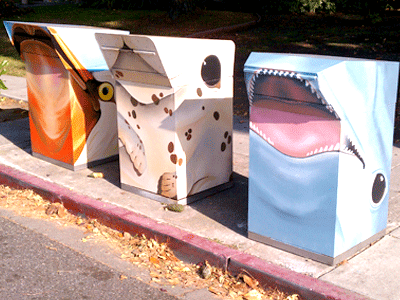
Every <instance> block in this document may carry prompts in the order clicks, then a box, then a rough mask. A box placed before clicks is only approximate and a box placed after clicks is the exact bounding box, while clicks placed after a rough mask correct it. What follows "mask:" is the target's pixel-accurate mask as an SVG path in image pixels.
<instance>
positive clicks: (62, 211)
mask: <svg viewBox="0 0 400 300" xmlns="http://www.w3.org/2000/svg"><path fill="white" fill-rule="evenodd" d="M57 215H58V216H59V217H60V218H64V217H65V216H66V215H67V210H66V209H65V207H64V206H62V205H60V207H59V208H58V211H57Z"/></svg>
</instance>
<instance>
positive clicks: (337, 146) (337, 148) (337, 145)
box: [333, 143, 340, 151]
mask: <svg viewBox="0 0 400 300" xmlns="http://www.w3.org/2000/svg"><path fill="white" fill-rule="evenodd" d="M339 149H340V144H339V143H337V144H336V146H335V148H333V150H335V151H337V150H339Z"/></svg>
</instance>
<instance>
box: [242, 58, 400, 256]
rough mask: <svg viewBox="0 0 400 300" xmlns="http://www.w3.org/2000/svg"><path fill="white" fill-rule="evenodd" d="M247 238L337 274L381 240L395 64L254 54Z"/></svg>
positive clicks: (248, 69)
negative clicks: (338, 265)
mask: <svg viewBox="0 0 400 300" xmlns="http://www.w3.org/2000/svg"><path fill="white" fill-rule="evenodd" d="M244 70H245V79H246V86H247V92H248V98H249V101H250V163H249V226H248V228H249V237H250V238H252V239H255V240H258V241H261V242H265V243H267V244H271V245H274V246H277V247H280V248H282V249H285V250H288V251H291V252H294V253H297V254H300V255H303V256H308V257H309V258H312V259H314V260H317V261H321V262H324V263H327V264H336V263H339V262H340V261H342V260H344V259H346V258H347V257H349V256H351V255H352V254H354V253H355V252H356V251H357V250H358V249H361V248H362V247H364V246H366V245H367V244H369V243H371V242H372V241H374V240H376V239H378V238H380V237H381V236H383V235H384V233H385V228H386V219H387V211H388V197H389V193H388V189H389V178H390V170H391V156H392V141H393V124H394V113H395V102H396V92H397V85H398V74H399V64H398V63H397V62H385V61H373V60H363V59H350V58H342V57H326V56H312V55H287V54H277V53H252V54H251V55H250V56H249V58H248V60H247V61H246V64H245V68H244Z"/></svg>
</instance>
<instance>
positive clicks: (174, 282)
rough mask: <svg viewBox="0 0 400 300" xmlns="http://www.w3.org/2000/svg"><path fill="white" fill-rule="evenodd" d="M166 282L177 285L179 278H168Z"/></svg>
mask: <svg viewBox="0 0 400 300" xmlns="http://www.w3.org/2000/svg"><path fill="white" fill-rule="evenodd" d="M168 282H169V283H170V284H172V285H178V284H179V283H180V280H179V279H178V278H173V279H168Z"/></svg>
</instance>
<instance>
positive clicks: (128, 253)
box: [0, 185, 300, 300]
mask: <svg viewBox="0 0 400 300" xmlns="http://www.w3.org/2000/svg"><path fill="white" fill-rule="evenodd" d="M0 207H3V208H7V209H11V210H13V211H14V212H16V213H18V214H21V215H23V216H27V217H34V218H42V219H55V220H57V221H58V222H60V223H61V224H64V225H66V226H67V225H77V226H79V227H80V228H82V229H84V230H85V232H86V236H85V238H82V242H88V241H101V240H102V241H107V242H108V243H109V244H111V245H112V246H114V248H115V249H116V250H118V252H119V253H120V256H121V258H122V259H124V260H128V261H130V262H131V263H133V264H135V265H138V266H140V267H145V268H147V269H148V270H149V272H150V276H151V281H152V282H155V283H158V284H168V285H173V286H178V285H179V286H190V287H192V288H208V290H209V291H210V292H211V293H213V294H215V295H218V296H219V297H221V298H225V299H240V300H258V299H276V300H300V298H299V297H298V295H295V294H294V295H288V294H285V293H283V292H280V291H278V290H276V289H268V288H266V289H263V288H262V287H261V286H260V284H259V283H258V281H257V280H256V279H254V278H253V277H252V276H251V275H250V274H248V273H246V272H243V273H241V274H239V275H238V276H232V275H231V274H229V273H227V272H225V271H224V270H222V269H219V268H216V267H213V266H211V265H210V264H209V263H208V262H207V261H204V262H201V263H199V264H197V265H195V264H189V263H185V262H183V261H181V260H179V259H178V258H177V257H176V256H175V255H174V253H173V252H172V250H171V249H170V248H169V247H168V245H167V244H166V243H159V242H157V241H156V240H154V239H149V238H147V237H146V236H144V235H142V236H138V235H131V234H130V233H128V232H120V231H118V230H114V229H111V228H109V227H107V226H104V225H102V224H100V223H99V222H98V221H97V220H94V219H92V220H90V219H86V218H82V217H80V216H75V215H73V214H70V213H69V212H68V211H67V210H66V209H65V208H64V206H63V205H62V204H61V203H51V202H49V201H47V200H45V199H43V198H42V197H41V196H40V195H38V194H36V193H34V192H33V191H32V190H28V189H27V190H18V189H12V188H10V187H8V186H4V185H0ZM123 279H125V278H122V277H121V280H123Z"/></svg>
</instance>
